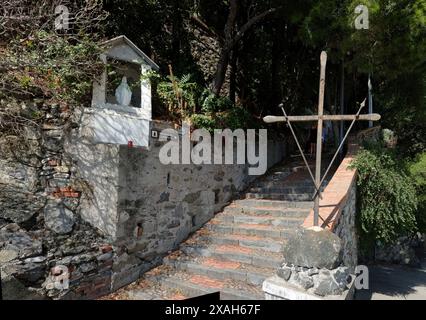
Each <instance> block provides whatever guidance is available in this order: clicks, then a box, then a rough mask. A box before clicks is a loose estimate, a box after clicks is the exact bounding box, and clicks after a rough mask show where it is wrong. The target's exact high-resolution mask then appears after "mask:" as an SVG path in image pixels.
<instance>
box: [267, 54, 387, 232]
mask: <svg viewBox="0 0 426 320" xmlns="http://www.w3.org/2000/svg"><path fill="white" fill-rule="evenodd" d="M326 65H327V53H326V52H324V51H323V52H322V53H321V75H320V87H319V100H318V115H317V116H291V117H289V116H287V114H286V112H285V110H284V106H283V105H280V107H281V108H282V111H283V113H284V117H276V116H267V117H265V118H264V119H263V120H264V121H265V122H266V123H276V122H287V124H288V126H289V128H290V130H291V132H292V134H293V136H294V139H295V140H296V143H297V146H298V148H299V151H300V153H301V155H302V157H303V160H304V161H305V165H306V166H307V168H308V171H309V173H310V175H311V178H312V180H314V184H315V189H316V191H315V195H314V201H315V205H314V226H318V225H319V202H320V198H321V186H322V184H323V182H324V180H325V177H326V176H327V174H328V172H329V170H330V169H331V167H332V165H333V162H334V161H335V160H336V157H337V155H338V154H339V152H340V150H341V148H342V147H343V145H344V143H345V141H346V139H347V137H348V136H349V133H350V131H351V130H352V127H353V126H354V124H355V122H356V121H357V120H363V121H378V120H380V118H381V116H380V115H379V114H366V115H361V114H360V113H361V110H362V109H363V108H364V107H365V101H364V102H363V103H362V104H361V106H360V109H359V111H358V113H357V114H355V115H324V93H325V71H326ZM350 120H352V124H351V126H350V127H349V129H348V131H347V133H346V135H345V137H344V138H343V139H342V141H341V143H340V146H339V148H338V150H337V152H336V154H335V155H334V157H333V159H332V160H331V163H330V165H329V167H328V169H327V170H326V172H325V174H324V176H323V178H322V179H321V155H322V129H323V123H324V121H350ZM307 121H317V122H318V131H317V150H316V165H315V179H314V177H313V174H312V172H311V169H310V167H309V165H308V162H307V161H306V157H305V155H304V153H303V150H302V148H301V147H300V143H299V141H298V139H297V137H296V134H295V133H294V130H293V128H292V126H291V123H292V122H307Z"/></svg>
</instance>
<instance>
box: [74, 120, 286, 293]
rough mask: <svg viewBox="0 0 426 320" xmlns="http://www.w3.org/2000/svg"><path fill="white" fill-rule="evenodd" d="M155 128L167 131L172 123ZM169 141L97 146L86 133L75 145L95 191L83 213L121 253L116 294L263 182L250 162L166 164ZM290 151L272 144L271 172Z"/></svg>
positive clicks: (85, 177) (84, 175) (81, 174)
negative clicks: (162, 151)
mask: <svg viewBox="0 0 426 320" xmlns="http://www.w3.org/2000/svg"><path fill="white" fill-rule="evenodd" d="M153 126H154V128H153V130H158V131H161V130H162V129H164V128H166V127H167V124H165V123H160V122H154V123H153ZM165 143H166V142H160V141H159V140H158V139H156V138H151V141H150V148H149V150H148V149H144V148H132V147H128V146H116V145H106V144H99V145H93V144H91V143H90V142H89V141H86V140H85V139H84V134H82V135H81V134H80V135H76V136H75V137H74V138H73V140H71V143H70V144H69V145H68V148H67V150H68V152H69V153H70V154H72V155H73V159H75V160H77V171H78V174H79V177H80V178H81V179H82V180H84V181H86V182H87V184H88V189H89V190H91V192H90V193H89V192H86V193H83V195H82V199H81V205H80V208H81V216H82V217H83V218H84V219H85V220H86V221H88V222H89V223H90V224H91V225H92V226H94V227H95V228H97V229H99V230H100V231H101V233H102V234H103V235H105V236H106V237H107V238H108V239H110V241H111V243H112V244H113V247H114V251H115V253H116V256H115V259H114V264H113V275H112V289H113V290H116V289H118V288H120V287H122V286H125V285H127V284H129V283H131V282H133V281H135V280H137V279H138V278H139V277H140V276H141V275H142V274H143V273H144V272H145V271H147V270H149V269H151V268H152V267H154V266H156V265H158V264H159V263H161V261H162V258H163V257H164V256H165V255H166V254H167V253H168V252H170V251H171V250H174V249H176V248H177V247H178V246H179V244H180V243H181V242H182V241H183V240H185V239H186V238H187V237H188V236H189V235H190V233H192V232H194V231H196V230H198V229H199V228H200V227H202V226H203V225H204V224H205V223H206V222H208V221H209V220H210V219H211V218H213V217H214V214H215V213H218V212H220V211H221V210H222V209H223V208H224V207H225V206H226V205H227V204H228V203H229V202H230V201H231V199H232V198H233V197H235V196H237V195H238V193H239V192H240V191H243V190H244V189H245V188H246V187H247V186H248V184H249V183H250V182H251V181H253V180H254V179H255V178H257V177H256V176H249V175H248V166H247V165H201V166H198V165H162V164H161V162H160V160H159V152H160V148H161V147H162V146H163V145H164V144H165ZM285 154H286V145H285V143H284V142H280V143H275V142H273V141H269V142H268V167H271V166H273V165H274V164H276V163H278V162H280V161H281V160H282V159H283V158H284V156H285ZM234 155H236V152H234Z"/></svg>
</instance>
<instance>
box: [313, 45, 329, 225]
mask: <svg viewBox="0 0 426 320" xmlns="http://www.w3.org/2000/svg"><path fill="white" fill-rule="evenodd" d="M326 66H327V53H326V52H325V51H323V52H322V53H321V76H320V86H319V100H318V133H317V155H316V165H315V184H316V187H317V188H318V189H319V188H321V186H320V183H321V153H322V127H323V115H324V93H325V70H326ZM320 196H321V195H320V192H318V194H317V195H316V197H315V204H314V226H318V225H319V204H320V203H319V202H320Z"/></svg>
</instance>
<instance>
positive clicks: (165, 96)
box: [157, 74, 200, 118]
mask: <svg viewBox="0 0 426 320" xmlns="http://www.w3.org/2000/svg"><path fill="white" fill-rule="evenodd" d="M199 91H200V89H199V86H198V84H197V83H196V82H193V81H192V76H191V75H190V74H186V75H183V76H182V77H181V78H178V77H175V76H173V77H172V76H168V77H167V79H166V80H164V81H161V82H159V83H158V86H157V92H158V95H159V96H160V98H161V99H162V100H163V102H164V103H165V104H166V105H167V107H168V109H169V112H171V114H173V115H175V116H176V117H180V118H185V117H187V116H189V115H190V113H191V111H193V110H194V108H195V107H196V102H197V95H198V92H199Z"/></svg>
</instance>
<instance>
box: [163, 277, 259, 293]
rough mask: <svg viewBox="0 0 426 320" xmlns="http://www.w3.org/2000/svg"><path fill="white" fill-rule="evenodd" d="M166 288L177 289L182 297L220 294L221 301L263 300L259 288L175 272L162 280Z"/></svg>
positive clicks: (233, 281) (242, 283) (240, 282)
mask: <svg viewBox="0 0 426 320" xmlns="http://www.w3.org/2000/svg"><path fill="white" fill-rule="evenodd" d="M162 285H163V286H164V287H167V288H172V289H177V290H178V291H179V292H180V293H181V294H182V295H184V296H189V297H196V296H202V295H206V294H210V293H215V292H220V299H221V300H263V299H264V295H263V292H262V289H261V287H259V286H257V287H256V286H254V285H249V284H247V283H244V282H242V281H235V280H218V279H214V278H211V277H209V276H205V275H192V274H188V273H186V272H182V271H180V272H177V273H176V274H174V275H173V276H169V277H166V278H164V279H163V280H162Z"/></svg>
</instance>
